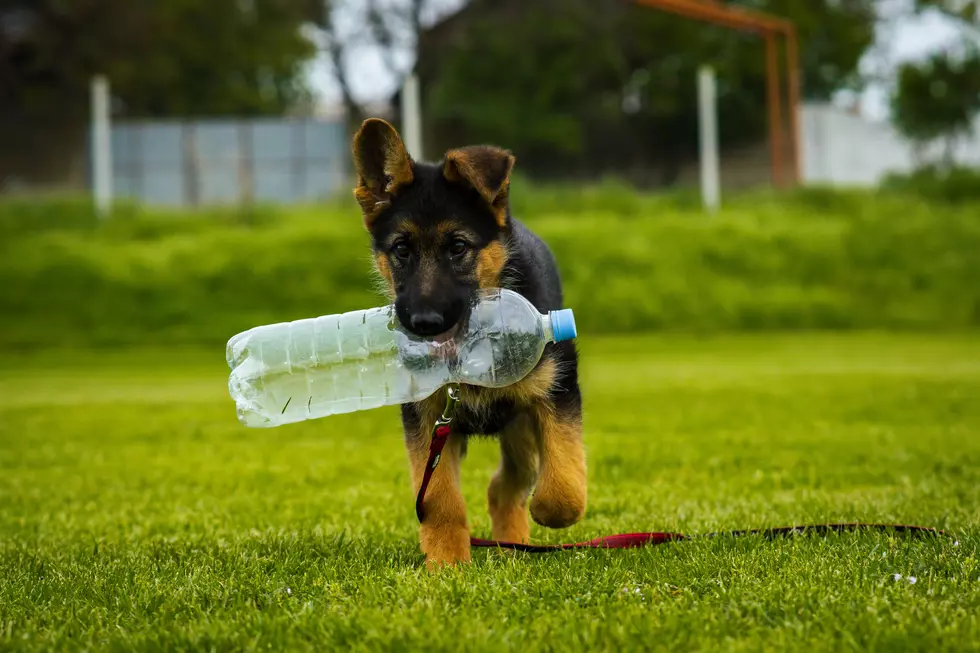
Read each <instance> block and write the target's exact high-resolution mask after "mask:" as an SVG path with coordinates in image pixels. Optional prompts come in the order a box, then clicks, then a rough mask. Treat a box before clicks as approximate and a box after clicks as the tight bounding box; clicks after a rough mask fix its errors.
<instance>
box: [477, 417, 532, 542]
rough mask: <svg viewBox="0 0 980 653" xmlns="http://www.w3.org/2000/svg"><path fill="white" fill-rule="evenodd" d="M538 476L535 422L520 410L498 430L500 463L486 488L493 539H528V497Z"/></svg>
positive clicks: (520, 540) (523, 540) (506, 540)
mask: <svg viewBox="0 0 980 653" xmlns="http://www.w3.org/2000/svg"><path fill="white" fill-rule="evenodd" d="M537 477H538V444H537V436H536V434H535V423H534V420H533V419H532V418H531V416H530V415H529V414H527V413H521V414H520V415H518V417H517V418H516V419H515V420H514V421H513V422H512V423H511V424H510V425H509V426H508V427H507V428H506V429H504V431H503V432H502V433H501V434H500V467H499V468H498V469H497V472H496V473H495V474H494V475H493V479H492V480H491V481H490V487H489V488H488V490H487V501H488V503H489V504H490V519H491V521H492V523H493V539H495V540H503V541H505V542H527V541H528V540H529V538H530V526H529V524H528V519H527V497H528V494H530V492H531V488H532V487H534V481H535V480H536V479H537Z"/></svg>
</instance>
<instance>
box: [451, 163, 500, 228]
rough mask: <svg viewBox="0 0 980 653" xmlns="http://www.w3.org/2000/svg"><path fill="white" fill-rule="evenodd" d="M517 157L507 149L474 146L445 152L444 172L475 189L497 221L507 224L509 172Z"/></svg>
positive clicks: (454, 179)
mask: <svg viewBox="0 0 980 653" xmlns="http://www.w3.org/2000/svg"><path fill="white" fill-rule="evenodd" d="M515 161H516V159H515V158H514V155H513V154H511V153H510V152H508V151H507V150H502V149H500V148H499V147H493V146H490V145H474V146H471V147H463V148H460V149H458V150H449V151H448V152H446V158H445V161H444V162H443V165H442V175H443V176H444V177H445V178H446V179H447V180H448V181H451V182H453V183H458V184H465V185H467V186H470V187H471V188H473V189H475V190H476V192H478V193H479V194H480V196H481V197H483V199H484V200H486V202H487V204H489V205H490V208H491V209H493V212H494V215H495V216H496V217H497V224H498V225H499V226H500V227H501V228H503V227H504V226H506V224H507V198H508V195H509V191H510V171H511V170H513V168H514V162H515Z"/></svg>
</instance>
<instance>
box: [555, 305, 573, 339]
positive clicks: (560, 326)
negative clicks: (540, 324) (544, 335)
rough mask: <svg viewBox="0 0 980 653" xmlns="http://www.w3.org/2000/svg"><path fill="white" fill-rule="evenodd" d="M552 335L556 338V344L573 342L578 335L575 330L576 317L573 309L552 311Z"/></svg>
mask: <svg viewBox="0 0 980 653" xmlns="http://www.w3.org/2000/svg"><path fill="white" fill-rule="evenodd" d="M549 315H551V333H552V335H554V337H555V342H561V341H563V340H571V339H572V338H574V337H575V336H577V335H578V332H577V331H576V330H575V316H574V315H573V314H572V309H570V308H563V309H561V310H560V311H551V312H550V313H549Z"/></svg>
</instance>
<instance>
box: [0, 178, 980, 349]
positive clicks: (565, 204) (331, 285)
mask: <svg viewBox="0 0 980 653" xmlns="http://www.w3.org/2000/svg"><path fill="white" fill-rule="evenodd" d="M513 197H514V202H515V208H516V210H517V213H518V216H519V217H525V218H526V221H527V223H528V224H529V226H531V227H532V228H533V229H534V230H535V231H537V232H538V233H540V234H541V235H542V236H543V237H544V238H545V239H546V240H547V241H548V242H549V244H550V245H551V246H552V248H553V249H554V251H555V254H556V256H557V259H558V262H559V266H560V268H561V270H562V274H563V277H564V280H565V287H566V293H565V297H566V304H567V305H568V306H570V307H572V308H574V309H575V311H576V316H577V320H578V324H579V327H580V330H581V332H582V333H609V332H642V331H649V330H660V329H667V330H699V331H716V330H729V329H786V328H797V329H826V328H900V329H936V328H942V329H962V328H970V327H975V326H978V325H980V283H978V280H980V257H977V255H976V253H977V252H978V251H980V219H978V217H977V216H980V208H978V206H980V205H978V204H977V203H967V204H963V205H958V206H948V205H943V204H937V203H926V202H925V201H923V200H920V199H917V198H915V197H914V195H906V194H896V195H884V196H876V195H873V194H869V193H863V192H857V191H855V192H851V193H839V192H835V191H827V190H821V189H812V190H806V191H801V192H800V193H798V194H797V195H795V196H776V195H769V194H754V195H748V196H744V197H741V198H733V199H730V200H729V201H728V204H727V206H726V209H725V210H724V211H723V212H722V213H721V214H720V215H718V216H717V217H712V218H709V217H707V216H705V215H703V214H702V213H701V212H700V211H699V210H698V209H697V208H692V203H691V200H690V199H689V198H686V197H684V196H677V197H672V196H656V195H650V196H645V195H638V194H636V193H635V192H633V191H631V190H630V189H629V188H628V187H625V186H623V185H621V184H617V183H615V182H612V181H610V182H607V183H606V184H604V185H602V186H599V187H597V188H587V189H584V190H579V191H578V192H577V191H576V190H575V189H572V188H565V189H560V188H559V189H555V190H535V189H533V188H529V187H527V186H526V184H525V183H523V182H518V184H517V186H516V187H515V190H514V195H513ZM25 206H29V205H24V204H18V203H4V204H0V235H2V238H0V313H2V314H3V315H9V316H17V317H16V319H9V320H3V321H2V322H0V342H3V343H5V346H7V347H38V346H46V345H57V344H67V345H93V344H94V345H116V344H120V343H130V344H133V343H145V342H147V341H153V342H159V343H161V344H162V343H173V342H188V343H206V344H209V345H218V344H221V343H223V342H225V341H226V340H227V339H228V338H229V337H230V336H232V335H234V334H235V333H237V332H239V331H241V330H244V329H247V328H250V327H252V326H256V325H259V324H265V323H270V322H278V321H282V320H291V319H299V318H305V317H312V316H316V315H323V314H328V313H334V312H340V311H345V310H353V309H359V308H366V307H369V306H376V305H379V304H382V303H384V299H383V298H382V297H381V296H380V295H379V294H377V293H376V292H375V291H374V288H375V287H376V283H375V281H374V278H373V273H372V256H371V252H370V248H369V244H368V239H367V236H366V234H365V233H364V231H363V227H362V226H361V221H360V217H359V215H358V212H357V209H356V207H355V206H354V205H353V200H348V201H345V202H343V203H342V204H334V205H329V206H320V207H309V208H306V209H294V210H290V211H285V210H277V209H274V208H257V209H254V210H252V211H250V212H248V213H240V212H237V211H214V212H210V213H201V214H195V213H188V214H168V213H165V212H161V213H154V212H146V211H141V210H138V209H137V208H135V207H129V208H128V209H127V210H126V211H124V212H122V214H121V215H120V216H119V217H118V218H116V219H112V220H108V221H105V222H99V221H97V220H96V219H94V218H93V216H92V213H91V210H90V208H89V207H88V206H87V205H85V204H84V203H72V202H68V201H64V202H59V203H54V204H51V205H47V206H45V207H44V208H43V209H42V208H39V207H38V206H34V207H33V208H31V209H30V211H31V212H32V213H31V214H27V213H25V208H24V207H25ZM693 206H694V207H696V205H693ZM30 215H34V216H43V218H41V219H40V220H38V222H36V223H35V222H32V221H31V220H32V218H30V217H29V216H30Z"/></svg>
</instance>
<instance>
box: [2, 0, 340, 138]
mask: <svg viewBox="0 0 980 653" xmlns="http://www.w3.org/2000/svg"><path fill="white" fill-rule="evenodd" d="M7 4H8V5H13V7H10V8H7V7H5V8H4V9H6V10H8V11H12V10H13V8H14V7H16V6H18V5H22V6H21V8H20V11H21V14H19V15H22V16H23V17H25V18H24V20H25V25H26V38H24V39H23V40H17V41H15V42H13V43H12V44H11V47H10V50H9V51H7V52H5V53H3V55H4V58H3V59H0V74H2V76H3V79H4V83H3V85H2V87H0V88H2V90H0V106H3V107H4V108H5V109H6V110H14V111H17V112H19V113H20V114H22V115H28V116H31V117H38V116H49V117H52V118H57V119H61V120H62V121H64V122H68V121H69V120H70V119H71V118H77V117H78V114H81V115H84V113H82V112H84V110H85V108H86V107H87V106H88V104H87V101H86V97H87V96H86V93H87V89H88V84H89V80H90V78H91V76H92V75H93V74H96V73H102V74H105V75H107V76H108V77H109V79H110V80H111V82H112V89H113V93H114V95H115V96H116V97H117V98H118V99H119V101H120V103H121V106H120V108H121V109H122V111H123V112H124V113H125V114H126V115H128V116H166V117H174V116H200V115H266V114H272V115H278V114H281V113H282V112H283V111H285V110H287V109H289V108H291V107H293V106H295V105H296V104H298V103H301V102H303V101H305V99H306V98H307V96H308V94H307V90H306V88H305V86H304V82H303V79H302V75H301V73H302V70H301V66H302V65H303V64H304V63H305V62H306V61H307V60H308V59H309V58H310V57H312V56H313V55H314V54H315V49H314V46H313V44H312V43H311V42H310V41H308V40H307V39H306V38H305V37H304V36H303V35H302V33H301V31H300V27H301V26H302V25H303V24H304V22H306V21H308V20H315V19H317V18H320V17H321V14H322V3H316V2H310V1H303V2H295V1H293V0H248V1H247V2H245V1H242V0H208V1H207V2H200V1H199V0H168V1H167V2H132V1H131V0H98V1H95V0H73V1H71V2H62V1H60V0H40V1H39V2H27V3H24V2H17V1H13V2H8V3H7ZM4 9H0V14H3V12H4Z"/></svg>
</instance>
